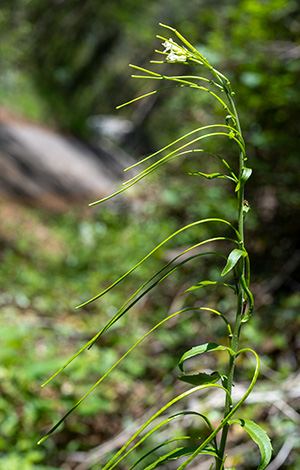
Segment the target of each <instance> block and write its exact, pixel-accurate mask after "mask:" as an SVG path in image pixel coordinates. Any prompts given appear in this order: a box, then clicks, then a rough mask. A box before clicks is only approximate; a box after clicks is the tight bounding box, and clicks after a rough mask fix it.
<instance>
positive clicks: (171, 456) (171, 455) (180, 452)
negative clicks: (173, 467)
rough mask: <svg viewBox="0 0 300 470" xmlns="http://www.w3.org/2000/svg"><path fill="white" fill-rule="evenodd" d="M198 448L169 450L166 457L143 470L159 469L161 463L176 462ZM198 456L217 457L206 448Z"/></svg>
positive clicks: (212, 451)
mask: <svg viewBox="0 0 300 470" xmlns="http://www.w3.org/2000/svg"><path fill="white" fill-rule="evenodd" d="M198 447H199V446H186V447H178V448H177V449H174V450H171V451H170V452H168V453H167V454H166V455H162V456H161V457H160V458H159V459H157V460H156V461H155V462H153V463H152V464H150V465H148V466H147V467H146V468H145V470H153V469H154V468H157V467H159V466H160V465H162V464H163V463H165V462H167V461H169V460H177V459H179V458H180V457H184V456H187V455H191V454H192V453H193V452H195V450H197V449H198ZM200 454H202V455H213V456H214V457H218V454H217V453H216V451H215V450H214V449H213V448H211V447H207V448H206V449H203V450H202V451H201V452H200Z"/></svg>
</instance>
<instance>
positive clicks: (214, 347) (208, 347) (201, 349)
mask: <svg viewBox="0 0 300 470" xmlns="http://www.w3.org/2000/svg"><path fill="white" fill-rule="evenodd" d="M211 351H228V352H229V354H231V355H234V354H235V353H234V351H233V350H232V349H231V348H229V347H227V346H221V345H219V344H216V343H205V344H201V345H200V346H195V347H194V348H192V349H190V350H189V351H187V352H186V353H184V354H183V356H182V357H181V359H180V361H179V363H178V366H179V369H180V370H181V371H182V372H184V367H183V363H184V361H186V360H187V359H191V358H192V357H194V356H197V355H198V354H203V353H206V352H211Z"/></svg>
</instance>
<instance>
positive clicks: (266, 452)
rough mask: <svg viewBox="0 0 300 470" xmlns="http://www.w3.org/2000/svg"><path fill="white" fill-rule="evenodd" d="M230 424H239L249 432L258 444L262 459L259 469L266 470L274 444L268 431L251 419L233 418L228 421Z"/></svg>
mask: <svg viewBox="0 0 300 470" xmlns="http://www.w3.org/2000/svg"><path fill="white" fill-rule="evenodd" d="M228 423H229V424H234V423H236V424H239V425H240V426H242V428H244V429H245V431H246V432H247V433H248V434H249V436H250V437H251V439H252V440H253V441H254V442H255V444H257V445H258V447H259V450H260V454H261V461H260V464H259V466H258V467H257V470H264V468H266V466H267V465H268V463H269V462H270V460H271V456H272V445H271V441H270V438H269V436H268V435H267V433H266V431H265V430H264V429H262V428H261V427H260V426H259V425H258V424H256V423H254V422H253V421H250V419H232V420H230V421H228Z"/></svg>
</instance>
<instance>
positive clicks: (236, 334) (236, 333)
mask: <svg viewBox="0 0 300 470" xmlns="http://www.w3.org/2000/svg"><path fill="white" fill-rule="evenodd" d="M219 79H220V81H221V82H222V85H223V88H224V90H225V93H226V95H227V98H228V101H229V106H230V108H231V112H232V115H233V116H234V118H235V125H236V129H237V131H238V132H239V134H240V135H241V126H240V121H239V117H238V114H237V110H236V107H235V103H234V101H233V99H232V92H231V89H230V86H228V84H227V83H225V81H224V80H223V79H222V78H219ZM245 158H246V156H245V153H244V152H243V151H242V150H240V153H239V179H240V178H241V175H242V169H243V167H244V162H245ZM243 202H244V184H241V185H240V189H239V191H238V232H239V235H240V242H239V243H240V247H241V249H242V248H243V246H244V214H243ZM240 263H241V272H242V275H243V276H244V275H245V260H244V259H242V260H241V261H240ZM244 296H245V293H244V289H243V286H242V283H241V281H239V282H238V294H237V309H236V318H235V325H234V328H233V333H232V337H231V338H230V347H231V348H232V349H233V350H234V352H235V353H237V352H238V346H239V338H240V331H241V325H242V318H243V305H244ZM236 357H237V356H236V355H235V356H230V359H229V365H228V378H227V384H226V387H225V388H226V389H227V390H228V392H229V394H230V396H231V392H232V386H233V377H234V369H235V361H236ZM231 409H232V405H231V403H230V400H229V398H228V397H227V395H226V402H225V409H224V417H226V416H227V415H228V413H230V411H231ZM229 426H230V425H229V424H228V423H226V424H225V425H224V427H223V430H222V435H221V440H220V447H219V459H218V460H217V461H216V470H223V469H224V461H225V458H224V457H225V450H226V442H227V436H228V431H229Z"/></svg>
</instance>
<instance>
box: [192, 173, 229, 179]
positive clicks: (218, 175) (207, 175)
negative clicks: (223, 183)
mask: <svg viewBox="0 0 300 470" xmlns="http://www.w3.org/2000/svg"><path fill="white" fill-rule="evenodd" d="M189 174H190V175H193V176H203V177H204V178H207V179H208V180H212V179H214V178H225V177H226V175H223V173H202V172H201V171H195V172H193V173H189Z"/></svg>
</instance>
